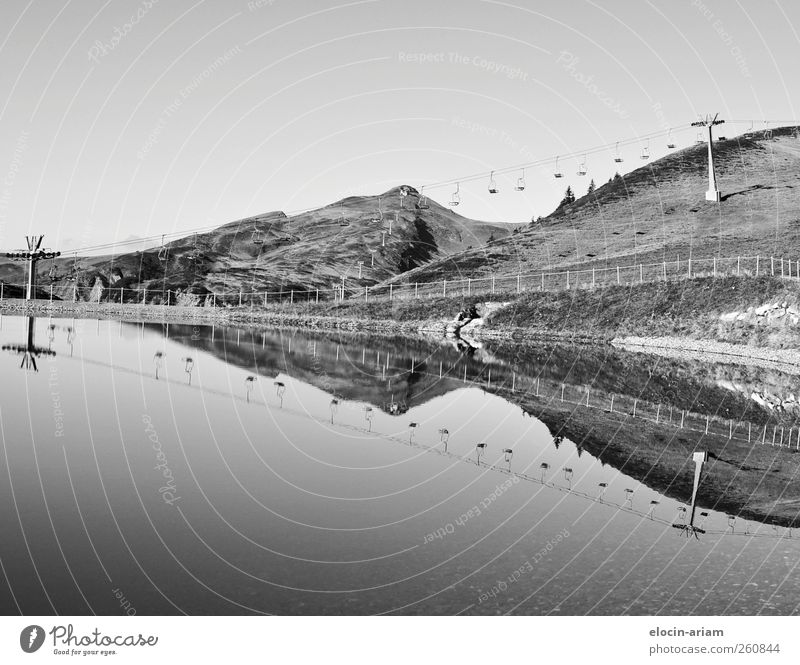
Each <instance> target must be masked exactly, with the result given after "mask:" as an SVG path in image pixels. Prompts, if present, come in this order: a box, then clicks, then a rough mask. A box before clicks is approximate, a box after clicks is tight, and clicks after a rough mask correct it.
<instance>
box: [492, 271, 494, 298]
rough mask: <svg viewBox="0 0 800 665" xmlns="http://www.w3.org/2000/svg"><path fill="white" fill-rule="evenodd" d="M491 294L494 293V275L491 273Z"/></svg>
mask: <svg viewBox="0 0 800 665" xmlns="http://www.w3.org/2000/svg"><path fill="white" fill-rule="evenodd" d="M492 294H494V275H492Z"/></svg>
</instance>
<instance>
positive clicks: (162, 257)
mask: <svg viewBox="0 0 800 665" xmlns="http://www.w3.org/2000/svg"><path fill="white" fill-rule="evenodd" d="M158 260H159V261H166V260H167V246H166V245H165V244H164V236H163V235H162V236H161V247H160V248H159V250H158Z"/></svg>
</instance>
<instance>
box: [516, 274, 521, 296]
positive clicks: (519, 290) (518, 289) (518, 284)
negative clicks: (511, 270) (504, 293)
mask: <svg viewBox="0 0 800 665" xmlns="http://www.w3.org/2000/svg"><path fill="white" fill-rule="evenodd" d="M519 278H520V276H519V275H517V293H520V292H521V289H520V283H519Z"/></svg>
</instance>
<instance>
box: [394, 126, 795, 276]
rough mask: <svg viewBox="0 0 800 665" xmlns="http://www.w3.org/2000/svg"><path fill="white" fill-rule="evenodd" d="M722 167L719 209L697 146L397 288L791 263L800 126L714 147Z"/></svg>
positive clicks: (424, 270) (702, 148)
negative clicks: (709, 264)
mask: <svg viewBox="0 0 800 665" xmlns="http://www.w3.org/2000/svg"><path fill="white" fill-rule="evenodd" d="M714 161H715V166H716V173H717V182H718V186H719V188H720V191H721V192H722V200H721V201H720V203H714V202H708V201H706V200H705V191H706V189H707V188H708V157H707V145H706V144H705V143H703V144H695V145H692V146H690V147H687V148H683V149H681V150H676V151H674V152H671V153H670V154H668V155H667V156H665V157H663V158H661V159H658V160H654V161H653V162H651V163H648V164H646V165H643V166H641V167H640V168H637V169H635V170H634V171H631V172H630V173H627V174H625V175H622V176H619V177H615V178H613V179H612V180H610V181H609V182H607V183H605V184H604V185H602V186H600V187H598V188H597V189H596V190H595V191H594V193H592V194H588V195H586V196H583V197H581V198H579V199H577V200H575V201H574V202H573V203H569V204H566V205H562V206H560V207H559V208H558V209H556V210H555V211H554V212H553V213H551V214H550V215H548V216H547V217H545V218H543V219H541V220H539V221H537V222H535V223H532V224H530V225H528V226H527V227H526V228H525V229H524V230H521V231H520V232H518V233H515V234H514V235H512V236H507V237H504V238H499V239H497V240H496V241H494V242H489V243H488V244H487V245H486V246H485V247H474V248H473V249H467V250H464V251H462V252H460V253H458V254H456V255H454V256H450V257H447V259H446V260H441V259H439V260H435V261H433V262H431V263H430V264H428V265H425V266H422V267H420V268H417V269H416V270H413V271H410V272H408V273H404V274H403V275H402V276H400V277H398V278H395V280H394V281H401V282H408V283H411V282H426V281H435V280H441V279H442V278H453V279H455V278H457V277H458V278H461V277H463V276H464V275H468V276H471V277H476V276H481V275H491V274H498V275H499V274H507V275H516V274H518V273H520V272H521V273H525V272H526V271H537V270H540V269H543V268H553V267H559V268H569V267H571V266H574V267H576V268H577V267H581V268H591V267H593V266H594V267H613V266H616V265H623V266H624V265H635V264H638V263H650V262H652V263H660V262H661V261H674V260H675V259H676V257H678V256H680V258H681V259H682V260H685V259H686V258H688V257H689V256H690V255H691V256H695V257H698V258H699V257H703V258H705V257H711V256H718V257H736V256H740V255H741V256H756V255H761V256H771V255H774V256H776V257H777V256H781V255H783V256H786V257H787V258H789V256H788V254H787V252H788V253H791V252H792V251H793V250H792V248H793V247H796V246H797V242H798V240H800V139H799V138H798V128H797V127H783V128H780V129H776V130H772V132H771V133H765V132H753V133H748V134H744V135H742V136H739V137H736V138H732V139H724V140H718V141H715V142H714ZM588 177H589V176H587V178H588ZM795 254H796V253H795ZM791 258H792V259H793V260H794V259H797V258H798V256H796V255H792V256H791Z"/></svg>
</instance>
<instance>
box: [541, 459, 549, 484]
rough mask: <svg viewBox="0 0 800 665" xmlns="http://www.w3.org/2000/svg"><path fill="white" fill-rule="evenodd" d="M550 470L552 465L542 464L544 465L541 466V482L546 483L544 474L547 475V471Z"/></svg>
mask: <svg viewBox="0 0 800 665" xmlns="http://www.w3.org/2000/svg"><path fill="white" fill-rule="evenodd" d="M549 468H550V465H549V464H548V463H547V462H542V463H541V464H540V465H539V469H540V470H541V472H542V475H541V481H542V482H544V474H545V473H547V470H548V469H549Z"/></svg>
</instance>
